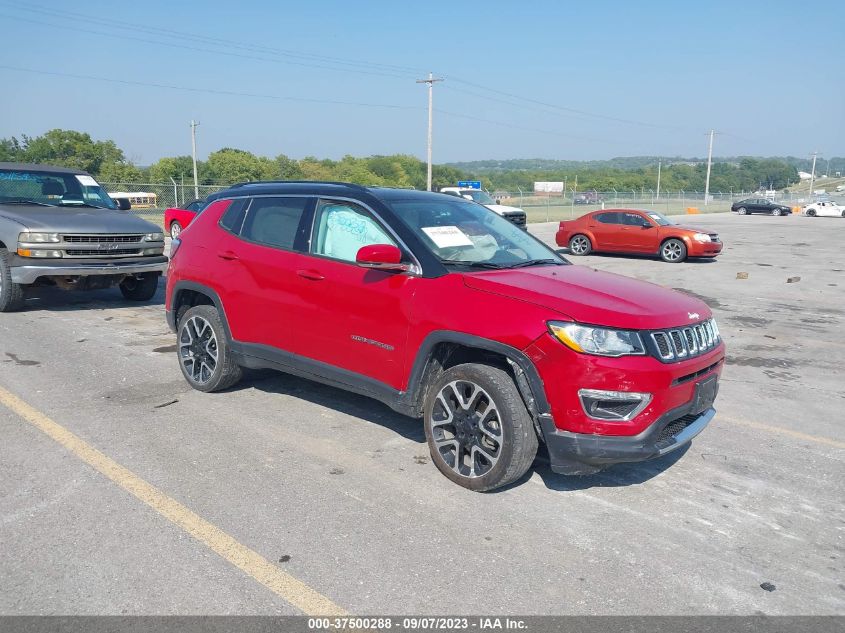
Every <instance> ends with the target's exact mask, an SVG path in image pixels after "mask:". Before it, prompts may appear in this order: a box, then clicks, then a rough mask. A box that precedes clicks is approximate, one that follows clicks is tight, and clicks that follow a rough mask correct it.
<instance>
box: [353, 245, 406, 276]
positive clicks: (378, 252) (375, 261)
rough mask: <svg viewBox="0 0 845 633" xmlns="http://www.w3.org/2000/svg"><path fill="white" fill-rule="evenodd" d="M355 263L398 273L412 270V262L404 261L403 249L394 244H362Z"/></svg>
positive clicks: (364, 266) (363, 266)
mask: <svg viewBox="0 0 845 633" xmlns="http://www.w3.org/2000/svg"><path fill="white" fill-rule="evenodd" d="M355 263H356V264H358V265H359V266H361V267H362V268H373V269H375V270H384V271H390V272H397V273H406V272H408V271H410V270H411V265H410V264H403V263H402V251H400V250H399V248H397V247H396V246H394V245H393V244H370V245H369V246H362V247H361V248H359V249H358V254H357V255H355Z"/></svg>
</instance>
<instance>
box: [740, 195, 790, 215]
mask: <svg viewBox="0 0 845 633" xmlns="http://www.w3.org/2000/svg"><path fill="white" fill-rule="evenodd" d="M731 211H734V212H735V213H738V214H739V215H746V214H749V213H768V214H769V215H790V214H791V213H792V209H791V208H789V207H787V206H786V205H783V204H778V203H777V202H773V201H772V200H766V199H765V198H747V199H745V200H740V201H739V202H734V203H733V204H732V205H731Z"/></svg>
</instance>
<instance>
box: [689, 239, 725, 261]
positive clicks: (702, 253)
mask: <svg viewBox="0 0 845 633" xmlns="http://www.w3.org/2000/svg"><path fill="white" fill-rule="evenodd" d="M721 252H722V242H696V241H695V240H691V243H690V245H689V248H688V249H687V255H688V256H689V257H716V255H718V254H719V253H721Z"/></svg>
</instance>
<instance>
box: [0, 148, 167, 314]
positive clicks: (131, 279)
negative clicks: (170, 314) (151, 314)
mask: <svg viewBox="0 0 845 633" xmlns="http://www.w3.org/2000/svg"><path fill="white" fill-rule="evenodd" d="M121 205H122V206H123V208H124V209H125V208H128V203H127V202H125V201H124V202H123V203H121ZM166 268H167V257H165V256H164V234H163V233H162V232H161V228H160V227H158V226H156V225H155V224H152V223H150V222H147V221H146V220H142V219H141V218H139V217H137V216H134V215H132V214H131V213H126V212H125V210H121V209H120V208H118V204H117V203H116V202H115V201H114V200H112V198H111V197H109V194H108V193H106V191H105V189H103V188H102V187H101V186H100V185H99V184H98V183H97V181H96V180H94V178H92V177H91V175H90V174H88V173H86V172H84V171H80V170H78V169H63V168H61V167H52V166H49V165H27V164H23V163H0V312H9V311H12V310H16V309H19V308H20V307H22V306H23V303H24V294H25V291H26V290H27V288H29V287H32V286H58V287H60V288H63V289H67V290H72V289H79V290H94V289H100V288H108V287H110V286H112V285H118V286H120V291H121V292H122V293H123V296H124V297H126V298H127V299H132V300H136V301H147V300H149V299H151V298H152V297H153V295H154V294H155V292H156V288H157V286H158V279H159V277H160V276H161V273H162V272H163V271H164V270H165V269H166Z"/></svg>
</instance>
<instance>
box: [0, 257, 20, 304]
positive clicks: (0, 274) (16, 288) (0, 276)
mask: <svg viewBox="0 0 845 633" xmlns="http://www.w3.org/2000/svg"><path fill="white" fill-rule="evenodd" d="M23 302H24V292H23V286H22V285H20V284H16V283H14V282H13V281H12V269H11V265H10V264H9V251H7V250H6V249H5V248H0V312H14V311H15V310H20V309H21V308H22V307H23Z"/></svg>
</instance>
